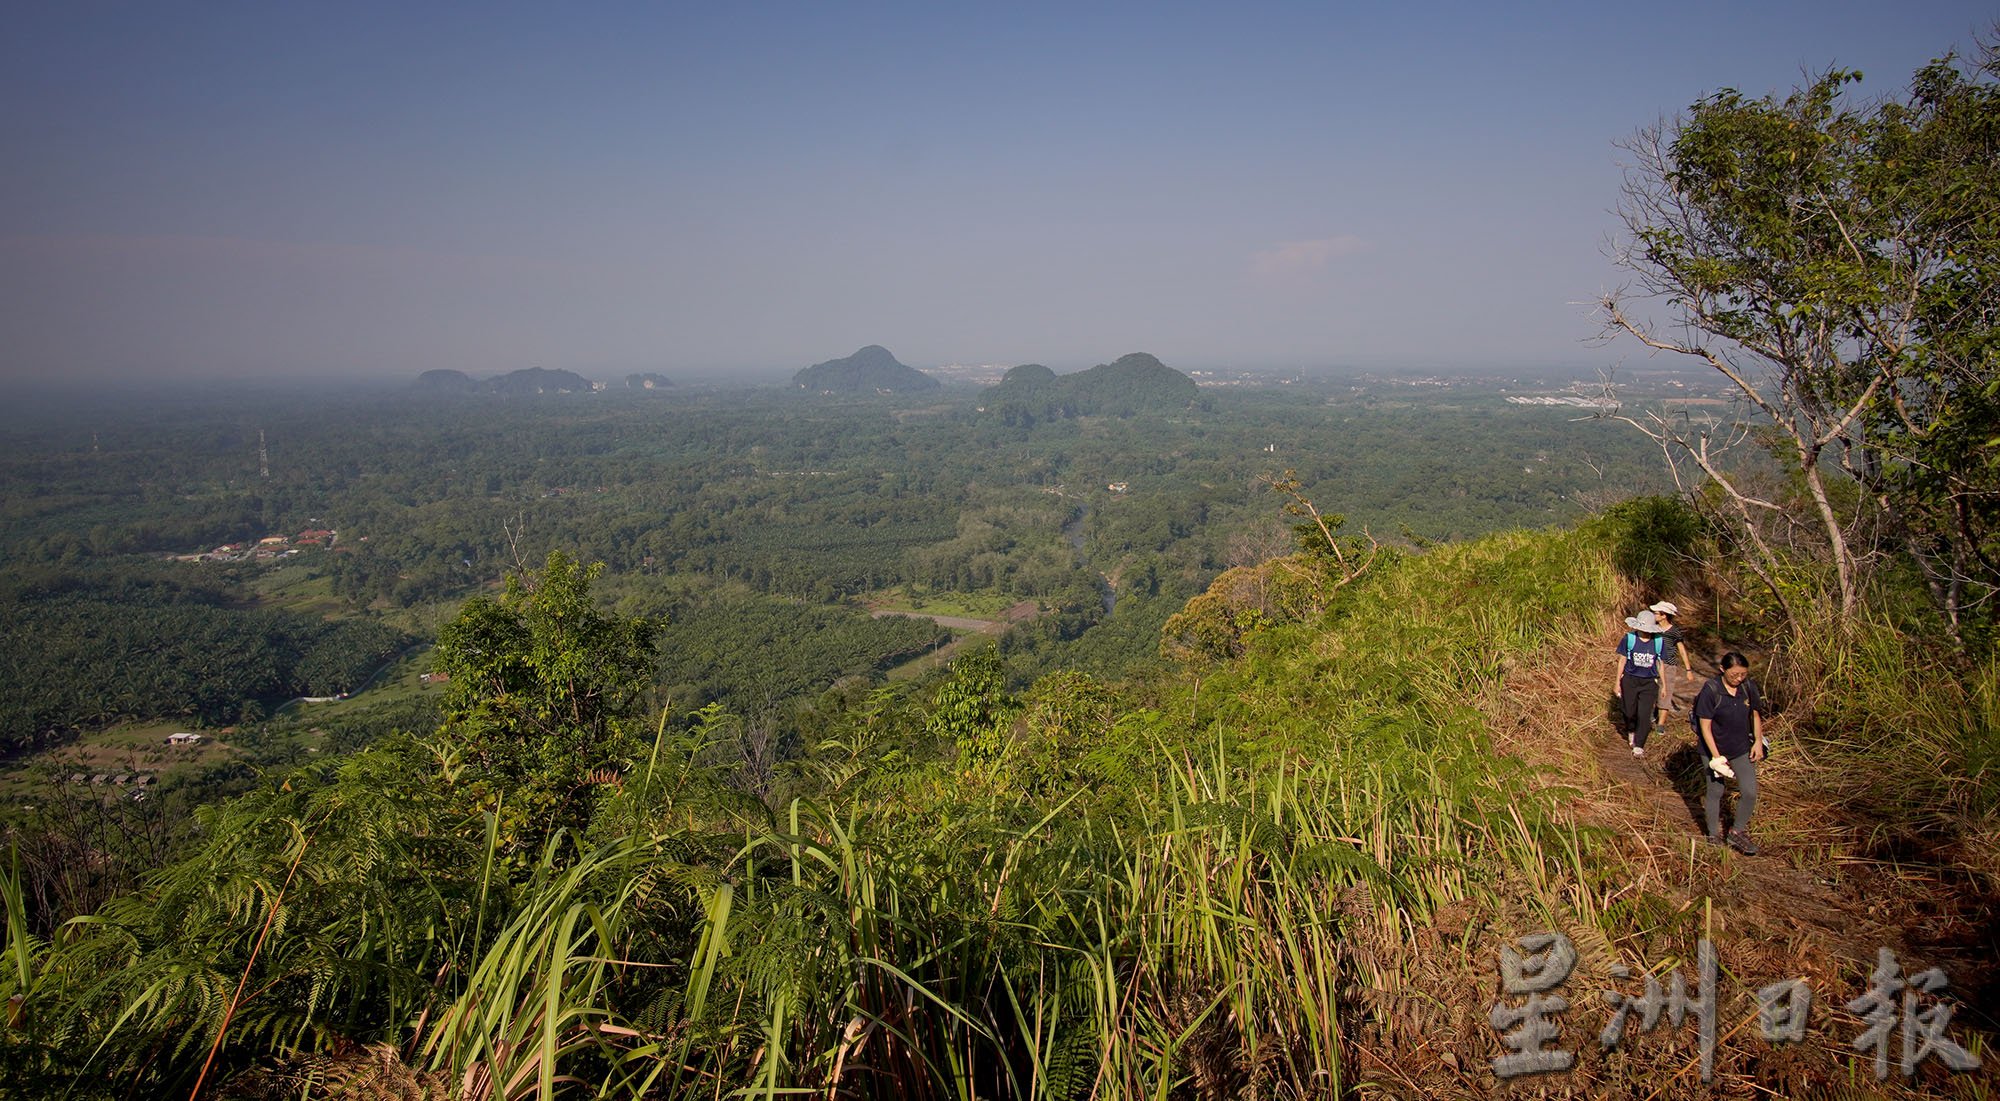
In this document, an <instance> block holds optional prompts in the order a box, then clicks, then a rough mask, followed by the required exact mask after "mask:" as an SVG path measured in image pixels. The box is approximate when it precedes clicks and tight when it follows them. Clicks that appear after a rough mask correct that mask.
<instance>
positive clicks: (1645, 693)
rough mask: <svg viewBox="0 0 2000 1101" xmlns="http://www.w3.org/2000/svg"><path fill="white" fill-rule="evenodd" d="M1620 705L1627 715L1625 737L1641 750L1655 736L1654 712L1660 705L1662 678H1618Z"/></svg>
mask: <svg viewBox="0 0 2000 1101" xmlns="http://www.w3.org/2000/svg"><path fill="white" fill-rule="evenodd" d="M1618 705H1619V707H1620V708H1621V709H1622V710H1623V711H1624V713H1625V736H1626V737H1627V738H1630V739H1631V740H1632V744H1633V745H1636V746H1638V747H1639V748H1640V749H1644V748H1646V739H1647V738H1649V737H1651V736H1652V734H1653V711H1654V709H1655V708H1657V707H1659V705H1660V678H1658V677H1633V676H1624V677H1619V678H1618Z"/></svg>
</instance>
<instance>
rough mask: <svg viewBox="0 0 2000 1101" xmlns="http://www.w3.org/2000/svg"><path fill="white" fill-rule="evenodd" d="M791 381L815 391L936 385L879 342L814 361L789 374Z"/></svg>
mask: <svg viewBox="0 0 2000 1101" xmlns="http://www.w3.org/2000/svg"><path fill="white" fill-rule="evenodd" d="M792 383H793V385H795V386H797V387H799V388H800V389H801V390H805V391H808V392H810V393H816V394H909V393H916V392H918V391H922V390H935V389H937V388H938V386H939V383H938V380H936V379H934V378H932V377H931V376H929V375H927V374H924V373H923V372H922V371H919V370H917V369H916V368H914V367H906V366H904V365H903V364H901V363H899V362H897V360H896V357H895V356H893V355H890V354H889V349H887V348H884V347H882V346H881V345H880V344H870V345H869V346H868V347H866V348H863V349H861V350H860V351H858V352H856V353H854V354H853V355H851V356H848V357H847V358H846V359H829V360H827V361H826V362H825V363H815V364H813V365H812V366H810V367H807V368H806V369H805V370H803V371H800V372H799V373H798V374H796V375H793V376H792Z"/></svg>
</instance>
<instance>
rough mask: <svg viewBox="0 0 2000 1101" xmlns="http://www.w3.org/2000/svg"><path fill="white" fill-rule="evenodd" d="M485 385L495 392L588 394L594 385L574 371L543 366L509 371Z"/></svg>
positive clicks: (516, 393)
mask: <svg viewBox="0 0 2000 1101" xmlns="http://www.w3.org/2000/svg"><path fill="white" fill-rule="evenodd" d="M486 385H487V386H488V387H489V388H491V389H492V391H493V392H494V393H496V394H512V395H525V394H588V393H590V392H591V391H592V390H594V389H596V386H595V385H594V384H593V383H592V382H591V381H590V380H589V379H587V378H584V377H583V376H582V375H579V374H577V373H576V372H574V371H551V370H548V369H547V368H544V367H529V368H527V369H525V370H521V371H509V372H508V373H506V374H504V375H501V376H500V377H499V378H494V379H488V380H487V382H486Z"/></svg>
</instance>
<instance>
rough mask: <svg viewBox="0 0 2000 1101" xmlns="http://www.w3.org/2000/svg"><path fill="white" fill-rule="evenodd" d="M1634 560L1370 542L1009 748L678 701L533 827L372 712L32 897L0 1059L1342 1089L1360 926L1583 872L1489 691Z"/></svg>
mask: <svg viewBox="0 0 2000 1101" xmlns="http://www.w3.org/2000/svg"><path fill="white" fill-rule="evenodd" d="M1615 591H1616V590H1615V579H1614V577H1613V574H1612V571H1611V569H1610V567H1609V565H1608V559H1607V555H1606V552H1605V550H1604V548H1603V547H1601V546H1600V545H1599V544H1598V542H1597V541H1596V540H1595V539H1594V538H1593V537H1591V536H1588V535H1584V534H1579V533H1532V534H1510V535H1502V536H1497V537H1493V538H1489V539H1486V540H1482V541H1480V542H1477V543H1473V544H1467V545H1463V546H1452V547H1445V548H1440V549H1438V550H1435V551H1432V552H1430V553H1428V554H1426V555H1423V556H1421V557H1408V558H1404V559H1402V560H1400V561H1395V562H1385V563H1384V564H1383V565H1382V566H1381V567H1379V568H1378V570H1377V572H1375V573H1373V574H1372V575H1371V576H1370V577H1368V578H1367V579H1365V580H1364V581H1362V582H1361V583H1358V584H1356V585H1353V586H1350V587H1349V588H1347V589H1346V590H1344V591H1343V592H1342V593H1341V595H1340V598H1339V601H1338V603H1337V604H1336V606H1335V608H1334V610H1333V611H1332V612H1331V613H1330V614H1329V615H1328V616H1326V617H1325V618H1324V619H1323V620H1317V621H1315V622H1297V623H1279V624H1276V625H1273V626H1269V627H1266V628H1264V629H1262V630H1259V631H1255V632H1253V633H1252V634H1251V635H1250V637H1249V639H1248V645H1247V652H1246V653H1245V655H1244V656H1243V657H1242V658H1241V659H1240V660H1236V661H1233V662H1229V663H1226V664H1223V665H1219V666H1213V667H1200V668H1191V669H1189V670H1188V671H1187V673H1186V674H1185V675H1184V676H1181V677H1177V678H1174V679H1171V680H1169V681H1167V682H1164V683H1159V684H1153V685H1150V686H1135V687H1128V688H1126V689H1123V690H1114V689H1108V688H1102V689H1101V688H1099V687H1095V686H1092V685H1090V684H1088V683H1086V682H1084V681H1083V679H1082V678H1076V679H1073V680H1069V681H1062V682H1056V683H1053V684H1051V685H1049V686H1047V687H1046V688H1045V689H1040V690H1039V691H1040V695H1036V694H1035V693H1031V694H1030V696H1031V700H1030V704H1029V706H1027V707H1025V708H1024V709H1020V710H1017V711H1014V712H1010V714H1013V715H1015V716H1016V717H1015V718H1014V719H1013V720H1012V725H1011V726H1009V727H1008V737H1007V738H1006V739H1004V740H1002V742H1001V743H1000V745H999V748H998V750H997V751H993V750H992V748H991V745H990V743H987V744H986V748H985V749H980V750H975V748H974V747H973V746H972V745H970V744H969V743H968V744H966V745H964V746H961V747H959V748H956V749H954V748H953V747H951V746H946V747H945V749H944V752H941V753H937V754H934V755H930V756H924V755H922V754H916V753H915V751H914V750H912V749H908V748H907V747H905V748H903V749H899V750H897V751H896V752H893V753H886V754H876V755H874V756H872V757H868V758H867V759H866V761H864V763H863V764H862V765H861V766H858V767H855V768H850V769H847V770H844V771H842V772H840V773H839V774H837V775H829V776H828V777H827V778H825V779H824V780H823V781H822V782H821V783H820V784H819V785H818V786H817V788H816V790H812V791H810V792H809V793H808V794H807V795H805V796H803V797H801V798H798V799H794V800H791V801H789V802H788V803H786V804H784V805H781V806H778V807H775V808H771V807H766V806H765V805H763V804H761V803H757V802H755V801H753V800H749V799H747V798H745V797H743V796H741V795H738V794H736V793H735V792H734V791H733V790H731V788H730V787H729V784H728V777H727V776H726V775H724V774H722V772H721V771H720V770H718V769H715V768H712V767H708V766H705V765H704V764H702V761H703V760H704V746H703V745H702V743H701V740H700V734H699V732H698V731H697V732H694V733H690V734H688V735H684V736H682V735H675V734H673V733H672V732H671V731H666V730H665V728H664V727H663V734H662V735H661V737H660V739H659V740H658V741H657V742H656V744H655V746H654V748H653V752H652V754H651V756H650V757H649V758H648V759H647V760H645V761H643V762H639V763H637V764H636V765H635V767H634V768H633V769H632V770H631V771H630V772H629V774H628V775H626V776H625V777H624V779H623V781H622V783H620V784H618V785H607V787H606V789H605V790H606V794H605V796H604V798H603V800H602V802H601V804H600V807H599V810H598V813H597V815H596V818H595V823H594V825H593V826H592V827H591V830H590V831H589V832H588V833H587V834H586V835H584V836H582V837H574V836H567V835H565V836H560V837H558V838H557V839H556V840H555V841H553V842H552V843H551V844H550V846H549V847H548V848H547V849H546V850H545V851H544V852H543V853H542V854H541V856H540V858H539V860H536V861H533V862H532V863H530V864H528V865H526V866H521V867H509V866H507V865H506V863H505V862H504V861H496V860H495V853H496V852H497V851H499V849H500V847H501V846H500V843H499V840H498V839H496V838H494V837H493V836H491V835H490V833H489V832H488V830H489V825H488V824H489V823H490V822H492V821H493V819H492V818H490V817H482V816H481V815H480V814H478V813H477V812H476V811H469V810H468V806H469V804H468V802H467V801H466V800H465V799H462V798H459V797H458V795H457V788H458V781H457V780H456V779H455V771H454V770H455V769H457V768H459V767H460V765H459V764H458V763H456V762H454V760H453V757H452V748H451V747H450V746H449V745H446V744H439V743H438V742H437V741H436V740H432V741H431V742H420V741H405V742H397V743H394V744H388V745H384V746H381V747H378V748H376V749H373V750H370V751H368V752H366V753H363V754H360V755H358V756H357V758H356V759H355V760H354V761H352V762H351V763H349V764H347V765H346V766H344V767H343V768H342V769H341V770H339V771H338V772H335V773H329V774H328V775H327V776H325V777H324V778H323V779H322V780H321V781H320V782H319V784H318V785H317V786H312V787H311V788H310V789H309V790H298V791H289V792H271V793H265V794H262V795H257V796H252V797H249V798H246V799H244V800H240V801H238V802H237V803H234V804H231V805H229V806H227V807H223V808H217V809H216V810H214V811H213V812H211V818H210V819H208V820H205V823H204V824H205V826H206V827H207V830H208V833H209V836H210V838H211V840H210V841H209V842H208V843H207V844H206V845H205V847H204V848H203V849H202V850H201V851H200V852H199V853H197V854H196V855H195V856H194V857H192V858H191V859H190V860H189V861H187V862H186V863H185V864H183V865H181V866H178V867H175V868H170V869H166V870H164V871H163V872H162V873H161V874H160V875H159V876H158V877H157V878H156V879H155V880H154V881H153V883H152V884H151V885H150V886H149V888H148V889H147V890H146V891H144V892H142V893H141V894H138V895H135V896H132V897H129V898H127V899H123V900H120V901H119V902H117V903H114V904H113V905H112V906H111V907H109V908H107V910H106V911H105V912H104V913H102V914H100V915H98V916H96V917H94V918H91V919H89V920H87V921H83V922H80V923H76V924H73V925H71V926H70V927H68V928H66V929H64V930H62V931H61V932H60V933H58V934H57V935H56V936H55V937H54V939H53V943H43V942H41V941H38V940H36V939H35V938H34V937H33V936H32V935H30V933H29V932H28V931H27V929H26V928H25V926H24V925H23V924H22V923H21V922H19V921H14V922H13V924H12V925H11V926H10V955H9V960H10V965H9V967H8V969H7V972H6V977H5V979H4V980H3V981H0V986H4V987H5V989H4V990H0V995H5V996H18V997H20V998H21V999H22V1001H21V1003H20V1006H21V1012H20V1013H19V1015H18V1017H17V1019H16V1021H15V1023H14V1025H13V1026H12V1027H11V1028H10V1029H9V1031H8V1033H7V1041H8V1043H7V1046H6V1049H5V1057H6V1059H7V1065H6V1067H5V1068H4V1069H6V1071H7V1072H8V1073H7V1074H6V1075H4V1077H5V1078H7V1079H8V1080H10V1081H13V1082H17V1083H22V1084H23V1085H24V1086H25V1085H26V1084H30V1083H32V1084H34V1088H36V1089H37V1090H43V1089H46V1088H50V1087H54V1086H68V1087H71V1088H75V1089H77V1090H79V1093H80V1095H87V1094H89V1093H91V1092H92V1091H103V1092H106V1093H110V1092H122V1091H123V1090H124V1089H125V1088H127V1087H128V1086H131V1085H134V1084H136V1085H137V1086H138V1087H139V1088H140V1091H141V1092H162V1091H167V1090H174V1091H185V1090H186V1089H188V1088H189V1087H190V1086H191V1085H192V1083H193V1081H194V1080H195V1079H196V1078H197V1077H198V1076H199V1075H200V1074H201V1073H202V1070H201V1067H202V1064H203V1062H204V1059H205V1057H206V1055H207V1053H208V1050H209V1048H210V1047H211V1045H213V1046H215V1047H216V1049H217V1056H216V1063H215V1066H214V1067H213V1068H212V1069H210V1070H209V1071H208V1074H209V1076H210V1077H209V1080H210V1081H211V1082H213V1081H215V1080H217V1078H218V1077H222V1078H230V1077H235V1078H237V1079H238V1083H237V1084H238V1086H239V1088H241V1089H243V1090H245V1091H251V1090H253V1089H268V1090H269V1091H270V1093H271V1095H280V1094H284V1093H285V1091H287V1090H289V1091H290V1093H289V1095H293V1096H296V1095H297V1094H298V1086H299V1083H300V1082H301V1081H303V1080H305V1079H308V1078H311V1077H313V1076H315V1075H317V1076H319V1077H320V1078H321V1079H323V1080H330V1079H333V1078H340V1077H341V1076H343V1075H345V1076H349V1077H352V1076H353V1075H356V1074H359V1073H361V1071H360V1070H358V1069H357V1066H358V1065H359V1064H357V1063H356V1062H355V1060H356V1059H357V1058H365V1059H366V1060H372V1062H369V1063H367V1066H369V1067H372V1068H373V1069H372V1070H370V1071H369V1073H374V1074H378V1075H383V1076H389V1077H395V1076H401V1079H399V1080H405V1081H407V1082H408V1083H412V1084H417V1085H422V1084H426V1083H427V1084H429V1085H432V1086H436V1087H440V1088H442V1086H443V1084H444V1083H446V1082H451V1083H463V1082H471V1083H474V1085H475V1087H476V1088H475V1090H474V1092H475V1093H476V1094H477V1095H478V1096H552V1095H555V1094H568V1095H574V1096H595V1095H605V1096H640V1095H663V1096H695V1095H700V1096H717V1095H720V1094H722V1093H729V1092H732V1091H736V1090H739V1089H741V1090H747V1091H748V1092H750V1093H752V1094H759V1095H770V1096H776V1095H778V1094H779V1093H783V1092H790V1091H797V1090H800V1089H808V1090H812V1091H816V1092H817V1091H832V1092H835V1093H841V1092H845V1093H847V1094H849V1095H853V1096H861V1095H868V1096H884V1095H890V1094H895V1095H905V1096H955V1097H971V1096H1015V1097H1048V1098H1072V1097H1103V1098H1113V1097H1117V1098H1123V1097H1133V1098H1137V1097H1162V1096H1189V1095H1199V1096H1224V1095H1227V1094H1229V1093H1231V1092H1233V1091H1234V1090H1236V1089H1238V1088H1241V1087H1244V1086H1251V1085H1254V1086H1255V1087H1256V1088H1257V1089H1258V1090H1259V1092H1260V1094H1263V1093H1268V1092H1270V1091H1273V1090H1282V1091H1285V1092H1290V1093H1293V1094H1311V1095H1322V1094H1327V1093H1336V1092H1339V1091H1341V1090H1342V1089H1343V1088H1345V1087H1348V1086H1352V1085H1353V1084H1354V1083H1355V1082H1356V1081H1357V1080H1358V1079H1360V1078H1363V1077H1366V1076H1367V1075H1368V1074H1370V1073H1372V1071H1371V1070H1370V1069H1369V1068H1365V1067H1363V1068H1357V1067H1354V1066H1352V1065H1350V1061H1351V1051H1352V1037H1351V1036H1350V1035H1349V1032H1350V1030H1351V1028H1352V1027H1353V1023H1354V1021H1355V1019H1356V1014H1357V1012H1358V1009H1357V1007H1356V1006H1355V1005H1354V1004H1352V1002H1351V999H1352V998H1353V997H1354V992H1355V991H1356V990H1357V989H1361V988H1365V987H1371V986H1373V987H1379V986H1382V985H1384V984H1385V983H1386V982H1387V981H1388V980H1389V978H1390V976H1385V975H1384V972H1385V971H1391V970H1393V969H1394V968H1395V967H1396V966H1397V964H1396V962H1395V961H1394V960H1393V959H1389V958H1385V957H1384V956H1382V955H1381V954H1380V953H1376V952H1372V951H1369V950H1365V946H1368V945H1381V944H1384V943H1387V942H1388V941H1389V940H1390V939H1393V937H1394V936H1396V935H1398V934H1400V932H1401V931H1404V930H1407V929H1409V928H1412V927H1414V926H1417V925H1429V924H1431V923H1432V922H1433V921H1434V919H1435V917H1436V915H1437V913H1438V912H1439V911H1440V909H1442V908H1445V907H1450V906H1454V905H1457V904H1460V903H1461V902H1463V901H1465V900H1473V901H1474V902H1477V903H1478V904H1480V905H1482V906H1490V907H1506V908H1518V907H1522V906H1525V907H1528V908H1529V909H1531V910H1536V911H1540V912H1544V913H1547V914H1549V915H1551V916H1552V917H1553V916H1555V915H1557V914H1568V913H1570V912H1572V911H1573V910H1574V909H1575V908H1576V907H1578V906H1579V905H1582V906H1587V905H1588V902H1587V900H1581V901H1580V900H1579V898H1578V897H1577V896H1576V894H1575V893H1574V892H1572V891H1571V890H1570V889H1569V888H1567V887H1565V886H1564V884H1566V883H1573V882H1577V881H1580V880H1581V879H1582V876H1581V868H1580V866H1579V865H1580V863H1581V861H1582V860H1583V859H1584V857H1583V853H1584V852H1585V849H1586V846H1587V843H1588V842H1587V839H1586V838H1584V837H1583V836H1581V835H1580V833H1579V831H1578V830H1577V829H1576V827H1574V826H1573V825H1571V824H1569V821H1568V819H1567V818H1566V817H1565V815H1564V814H1563V813H1562V811H1561V807H1560V800H1559V797H1558V794H1557V793H1554V792H1549V791H1545V790H1544V791H1537V790H1535V789H1533V788H1531V787H1530V785H1528V784H1527V783H1526V782H1525V781H1524V777H1523V776H1522V775H1521V774H1520V769H1521V767H1522V766H1520V765H1519V764H1518V763H1517V762H1512V761H1509V760H1507V759H1504V758H1501V757H1499V756H1498V755H1497V754H1496V753H1495V752H1494V749H1493V745H1492V742H1491V740H1490V738H1489V737H1488V735H1487V733H1486V731H1485V729H1484V725H1483V722H1482V720H1481V717H1480V715H1479V712H1478V711H1477V710H1476V708H1475V706H1474V702H1475V697H1476V696H1477V694H1478V693H1479V692H1480V691H1481V690H1482V689H1483V688H1484V687H1485V686H1488V685H1490V684H1492V683H1494V682H1495V681H1496V680H1497V679H1498V678H1499V676H1500V674H1501V671H1502V669H1503V667H1504V666H1505V663H1506V662H1507V661H1509V660H1510V658H1511V656H1513V655H1519V654H1522V653H1526V652H1529V651H1531V650H1532V649H1533V648H1534V647H1536V646H1537V645H1538V644H1539V643H1540V642H1541V641H1542V640H1543V639H1545V638H1547V637H1550V635H1551V634H1552V633H1554V632H1561V631H1565V630H1574V629H1575V628H1576V627H1577V625H1579V624H1581V623H1583V622H1586V621H1589V620H1591V619H1592V618H1593V617H1597V616H1600V615H1601V614H1602V612H1603V609H1604V608H1605V607H1606V605H1607V604H1608V603H1609V602H1610V600H1611V599H1612V597H1613V595H1614V594H1615ZM912 706H913V707H917V708H918V709H919V710H921V704H920V703H918V704H912ZM862 733H863V732H862V731H861V730H859V729H858V728H857V729H856V730H854V731H852V732H850V740H851V741H852V742H853V743H854V744H857V745H858V744H859V742H860V739H861V736H862ZM1051 744H1056V745H1057V746H1058V748H1059V750H1060V751H1059V752H1048V751H1046V750H1048V748H1049V746H1050V745H1051ZM913 754H914V756H913ZM9 912H10V916H18V914H19V912H20V911H19V909H18V907H17V906H14V905H11V904H10V910H9ZM218 1037H219V1038H220V1039H219V1042H217V1041H218ZM85 1038H88V1042H87V1043H86V1042H85ZM357 1043H358V1044H377V1045H388V1046H387V1047H377V1048H374V1049H365V1048H364V1049H362V1050H363V1051H364V1052H366V1053H367V1054H365V1056H360V1057H357V1056H355V1055H353V1054H345V1055H343V1054H341V1052H343V1051H346V1052H350V1053H351V1052H352V1051H353V1050H354V1047H353V1045H355V1044H357ZM77 1050H87V1051H88V1060H87V1062H84V1063H83V1065H82V1066H81V1067H80V1068H79V1066H78V1060H77V1059H76V1058H75V1057H74V1056H73V1055H70V1054H67V1053H71V1052H75V1051H77Z"/></svg>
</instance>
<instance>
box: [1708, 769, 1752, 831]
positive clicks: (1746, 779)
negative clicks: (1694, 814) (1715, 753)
mask: <svg viewBox="0 0 2000 1101" xmlns="http://www.w3.org/2000/svg"><path fill="white" fill-rule="evenodd" d="M1729 767H1730V768H1732V769H1734V770H1735V771H1736V820H1735V821H1734V822H1732V823H1730V825H1732V826H1734V827H1735V828H1736V829H1739V830H1747V829H1749V828H1750V816H1751V815H1753V814H1755V813H1757V762H1755V761H1752V760H1751V759H1750V753H1749V751H1748V750H1745V751H1744V753H1743V756H1741V757H1731V758H1730V759H1729ZM1723 783H1724V781H1723V779H1722V777H1720V776H1717V775H1716V774H1715V771H1714V770H1713V769H1711V770H1709V773H1708V794H1707V795H1705V796H1704V797H1703V798H1702V801H1701V813H1702V815H1703V816H1704V817H1706V818H1707V819H1708V835H1709V836H1710V837H1720V836H1722V785H1723Z"/></svg>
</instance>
